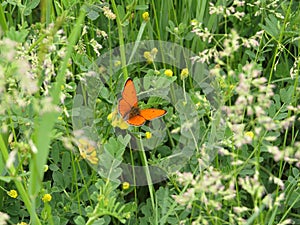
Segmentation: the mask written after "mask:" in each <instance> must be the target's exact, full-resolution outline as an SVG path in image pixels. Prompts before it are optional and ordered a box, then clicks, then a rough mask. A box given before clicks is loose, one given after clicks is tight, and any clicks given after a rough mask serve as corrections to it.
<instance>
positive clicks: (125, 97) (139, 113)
mask: <svg viewBox="0 0 300 225" xmlns="http://www.w3.org/2000/svg"><path fill="white" fill-rule="evenodd" d="M118 110H119V113H120V115H121V116H122V117H123V119H124V120H126V122H127V123H128V124H130V125H133V126H142V125H143V124H144V123H145V122H146V121H147V120H153V119H156V118H159V117H161V116H163V115H165V114H166V113H167V111H166V110H164V109H153V108H150V109H140V108H139V107H138V98H137V94H136V90H135V87H134V83H133V81H132V79H131V78H128V79H127V81H126V82H125V85H124V88H123V91H122V98H120V99H119V103H118Z"/></svg>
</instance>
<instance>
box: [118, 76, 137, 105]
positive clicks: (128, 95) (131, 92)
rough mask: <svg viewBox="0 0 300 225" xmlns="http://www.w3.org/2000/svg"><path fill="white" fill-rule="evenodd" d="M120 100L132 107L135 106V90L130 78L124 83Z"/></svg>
mask: <svg viewBox="0 0 300 225" xmlns="http://www.w3.org/2000/svg"><path fill="white" fill-rule="evenodd" d="M122 98H123V99H124V100H125V101H126V102H127V103H128V104H129V105H130V106H131V107H132V106H137V103H138V98H137V95H136V90H135V87H134V83H133V81H132V79H131V78H128V79H127V81H126V82H125V85H124V89H123V92H122Z"/></svg>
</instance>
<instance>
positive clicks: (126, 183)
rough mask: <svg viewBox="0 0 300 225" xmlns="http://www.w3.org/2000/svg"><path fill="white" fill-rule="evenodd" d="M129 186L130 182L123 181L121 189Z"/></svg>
mask: <svg viewBox="0 0 300 225" xmlns="http://www.w3.org/2000/svg"><path fill="white" fill-rule="evenodd" d="M129 187H130V184H129V183H128V182H123V184H122V189H123V190H127V189H128V188H129Z"/></svg>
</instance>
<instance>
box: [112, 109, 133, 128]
mask: <svg viewBox="0 0 300 225" xmlns="http://www.w3.org/2000/svg"><path fill="white" fill-rule="evenodd" d="M107 120H108V121H109V122H111V125H112V126H113V127H119V128H120V129H122V130H126V129H127V128H128V127H129V125H128V123H126V121H125V120H123V118H122V117H118V111H117V109H115V110H114V111H113V112H112V113H110V114H109V115H108V116H107Z"/></svg>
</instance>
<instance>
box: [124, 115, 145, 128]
mask: <svg viewBox="0 0 300 225" xmlns="http://www.w3.org/2000/svg"><path fill="white" fill-rule="evenodd" d="M145 122H146V119H145V118H144V117H142V116H140V115H136V116H133V117H131V118H129V119H128V120H127V123H129V124H130V125H133V126H137V127H139V126H142V125H143V124H144V123H145Z"/></svg>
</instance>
